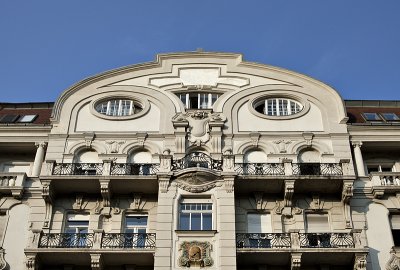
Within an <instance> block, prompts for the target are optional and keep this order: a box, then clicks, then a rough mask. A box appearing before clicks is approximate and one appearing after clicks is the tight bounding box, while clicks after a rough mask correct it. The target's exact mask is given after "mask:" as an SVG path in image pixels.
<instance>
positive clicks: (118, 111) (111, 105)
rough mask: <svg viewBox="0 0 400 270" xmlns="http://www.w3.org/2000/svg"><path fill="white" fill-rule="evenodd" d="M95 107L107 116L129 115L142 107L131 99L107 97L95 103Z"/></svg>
mask: <svg viewBox="0 0 400 270" xmlns="http://www.w3.org/2000/svg"><path fill="white" fill-rule="evenodd" d="M95 109H96V111H97V112H98V113H100V114H103V115H107V116H129V115H133V114H137V113H139V112H141V111H142V110H143V107H142V105H141V104H139V103H137V102H135V101H133V100H131V99H109V100H105V101H101V102H99V103H98V104H96V106H95Z"/></svg>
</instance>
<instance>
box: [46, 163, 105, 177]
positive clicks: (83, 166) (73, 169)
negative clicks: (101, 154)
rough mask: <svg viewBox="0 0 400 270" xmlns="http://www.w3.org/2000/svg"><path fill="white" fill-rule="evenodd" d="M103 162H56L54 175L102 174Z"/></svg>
mask: <svg viewBox="0 0 400 270" xmlns="http://www.w3.org/2000/svg"><path fill="white" fill-rule="evenodd" d="M103 167H104V166H103V163H55V164H54V167H53V173H52V174H53V175H102V174H103Z"/></svg>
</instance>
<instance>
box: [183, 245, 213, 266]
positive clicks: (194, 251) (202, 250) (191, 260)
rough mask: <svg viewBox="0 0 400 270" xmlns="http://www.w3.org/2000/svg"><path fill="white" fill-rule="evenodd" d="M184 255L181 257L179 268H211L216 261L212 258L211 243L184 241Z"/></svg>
mask: <svg viewBox="0 0 400 270" xmlns="http://www.w3.org/2000/svg"><path fill="white" fill-rule="evenodd" d="M179 250H181V251H182V255H181V256H180V257H179V266H183V267H191V266H200V267H209V266H212V265H213V263H214V261H213V259H212V258H211V254H210V252H211V250H212V245H211V244H210V243H209V242H198V241H191V242H187V241H184V242H183V243H182V244H181V245H180V249H179Z"/></svg>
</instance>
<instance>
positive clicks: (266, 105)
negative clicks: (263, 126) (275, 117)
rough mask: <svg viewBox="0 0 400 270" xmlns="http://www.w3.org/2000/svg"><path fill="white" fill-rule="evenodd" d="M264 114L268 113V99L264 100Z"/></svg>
mask: <svg viewBox="0 0 400 270" xmlns="http://www.w3.org/2000/svg"><path fill="white" fill-rule="evenodd" d="M264 114H266V115H268V99H266V100H264Z"/></svg>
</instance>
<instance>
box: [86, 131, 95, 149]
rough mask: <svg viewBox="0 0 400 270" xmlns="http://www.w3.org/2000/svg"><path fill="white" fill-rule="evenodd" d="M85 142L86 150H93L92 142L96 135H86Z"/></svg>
mask: <svg viewBox="0 0 400 270" xmlns="http://www.w3.org/2000/svg"><path fill="white" fill-rule="evenodd" d="M83 136H84V140H85V146H86V148H91V147H92V142H93V141H94V133H93V132H91V133H84V134H83Z"/></svg>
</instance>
